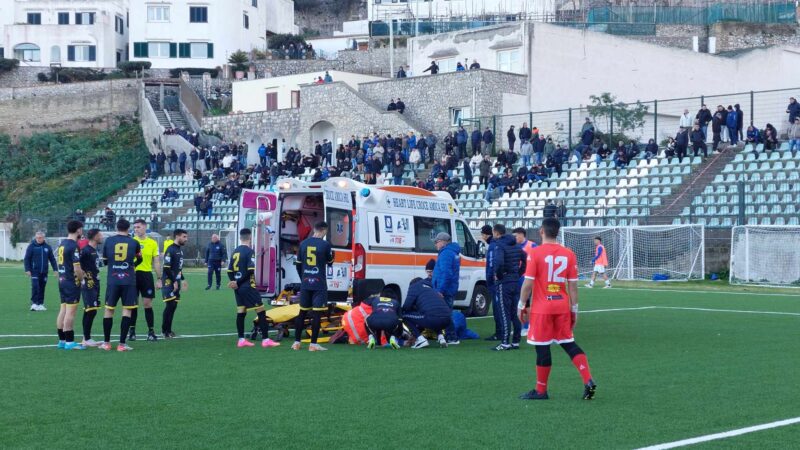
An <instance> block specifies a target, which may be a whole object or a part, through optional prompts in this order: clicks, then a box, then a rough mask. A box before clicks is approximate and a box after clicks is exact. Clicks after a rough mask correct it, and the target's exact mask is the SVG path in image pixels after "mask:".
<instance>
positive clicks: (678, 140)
mask: <svg viewBox="0 0 800 450" xmlns="http://www.w3.org/2000/svg"><path fill="white" fill-rule="evenodd" d="M688 147H689V130H687V129H686V128H681V129H679V130H678V134H677V135H675V154H676V155H677V156H678V162H683V158H684V156H686V150H687V149H688Z"/></svg>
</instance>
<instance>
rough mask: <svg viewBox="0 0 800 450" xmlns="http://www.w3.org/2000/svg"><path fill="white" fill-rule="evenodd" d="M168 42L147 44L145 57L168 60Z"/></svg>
mask: <svg viewBox="0 0 800 450" xmlns="http://www.w3.org/2000/svg"><path fill="white" fill-rule="evenodd" d="M169 50H170V43H169V42H148V43H147V55H146V56H147V57H150V58H169V54H170V52H169Z"/></svg>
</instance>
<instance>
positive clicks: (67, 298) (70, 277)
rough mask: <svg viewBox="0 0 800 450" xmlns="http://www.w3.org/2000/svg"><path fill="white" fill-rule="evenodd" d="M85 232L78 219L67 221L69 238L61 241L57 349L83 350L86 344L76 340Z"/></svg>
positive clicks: (58, 255)
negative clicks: (79, 246) (82, 238)
mask: <svg viewBox="0 0 800 450" xmlns="http://www.w3.org/2000/svg"><path fill="white" fill-rule="evenodd" d="M81 232H83V224H82V223H80V222H78V221H77V220H71V221H69V223H67V233H68V234H67V238H66V239H64V240H63V241H61V245H59V246H58V250H56V263H57V265H58V291H59V293H60V294H61V308H60V309H59V310H58V318H57V319H56V328H57V329H58V348H63V349H65V350H83V349H84V347H83V346H82V345H80V344H78V343H76V342H75V331H74V329H73V325H74V323H75V310H76V309H78V302H80V301H81V283H82V282H83V270H81V262H80V252H79V250H78V239H79V238H80V236H81Z"/></svg>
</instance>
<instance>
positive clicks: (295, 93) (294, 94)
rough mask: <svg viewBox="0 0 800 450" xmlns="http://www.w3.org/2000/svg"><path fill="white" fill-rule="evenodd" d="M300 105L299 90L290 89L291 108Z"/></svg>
mask: <svg viewBox="0 0 800 450" xmlns="http://www.w3.org/2000/svg"><path fill="white" fill-rule="evenodd" d="M299 107H300V91H292V108H299Z"/></svg>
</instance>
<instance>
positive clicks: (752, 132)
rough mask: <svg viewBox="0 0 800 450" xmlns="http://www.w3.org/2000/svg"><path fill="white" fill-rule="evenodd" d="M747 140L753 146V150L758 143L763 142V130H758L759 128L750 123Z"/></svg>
mask: <svg viewBox="0 0 800 450" xmlns="http://www.w3.org/2000/svg"><path fill="white" fill-rule="evenodd" d="M745 142H746V143H747V144H749V145H752V146H753V150H755V149H756V147H757V146H758V144H760V143H761V132H759V131H758V128H756V127H754V126H753V125H750V126H748V127H747V136H746V137H745Z"/></svg>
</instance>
